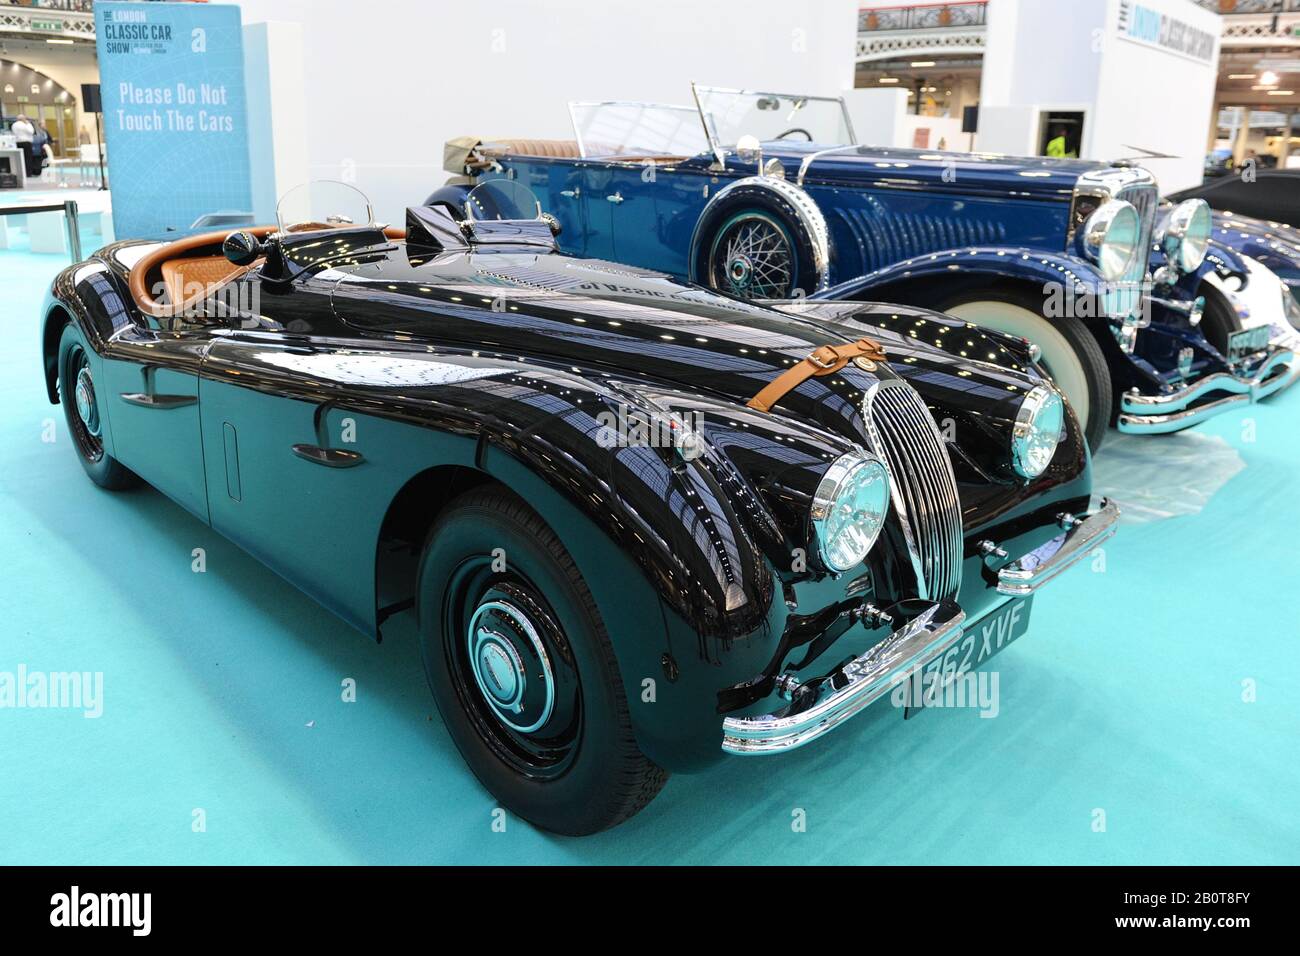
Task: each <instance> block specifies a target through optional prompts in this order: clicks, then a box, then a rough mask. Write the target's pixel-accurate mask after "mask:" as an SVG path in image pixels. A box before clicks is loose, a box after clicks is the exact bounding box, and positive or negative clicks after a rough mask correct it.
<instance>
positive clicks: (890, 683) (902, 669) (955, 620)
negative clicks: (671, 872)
mask: <svg viewBox="0 0 1300 956" xmlns="http://www.w3.org/2000/svg"><path fill="white" fill-rule="evenodd" d="M1118 519H1119V508H1118V507H1116V506H1115V504H1114V503H1113V502H1110V501H1102V503H1101V507H1100V508H1099V509H1098V510H1097V511H1095V512H1093V513H1092V514H1090V515H1088V516H1087V517H1086V518H1082V519H1076V518H1073V517H1071V516H1068V515H1062V523H1063V524H1064V525H1066V526H1067V527H1066V531H1065V533H1064V534H1061V535H1058V536H1057V537H1055V538H1053V539H1052V540H1051V541H1049V542H1048V543H1047V544H1045V545H1043V546H1042V547H1040V548H1038V549H1036V550H1035V551H1033V552H1031V553H1030V554H1027V555H1024V556H1023V557H1021V558H1019V559H1017V560H1015V561H1012V562H1011V563H1010V564H1008V565H1007V566H1006V567H1005V568H1003V569H1002V570H1001V571H1000V572H999V574H998V587H997V590H998V591H999V592H1000V593H1002V594H1011V595H1025V594H1030V593H1031V592H1033V591H1035V590H1037V589H1038V588H1040V587H1042V586H1043V585H1044V584H1046V583H1047V582H1048V581H1050V580H1052V579H1053V578H1055V577H1056V576H1057V575H1058V574H1060V573H1061V572H1062V571H1064V570H1065V569H1066V568H1068V567H1071V566H1072V565H1074V564H1077V563H1078V562H1079V561H1081V560H1082V559H1083V558H1084V557H1085V556H1086V555H1087V554H1088V553H1089V552H1091V551H1092V550H1093V549H1094V548H1095V547H1096V546H1097V545H1099V544H1101V542H1103V541H1105V540H1106V539H1108V538H1109V537H1110V536H1111V535H1113V534H1114V533H1115V525H1116V523H1117V521H1118ZM965 622H966V613H965V612H964V611H963V610H962V609H961V608H960V607H958V606H957V605H956V604H955V603H953V602H952V601H942V602H939V603H937V604H932V605H930V606H929V607H928V608H926V609H925V610H924V611H923V612H922V613H921V614H919V615H917V616H916V617H914V618H913V619H912V620H911V621H909V622H908V623H907V624H905V625H903V626H902V627H900V628H899V629H898V630H896V631H894V633H892V634H890V635H889V636H888V637H886V638H885V639H884V640H883V641H881V642H880V643H879V644H876V645H875V646H874V647H872V648H871V649H870V650H869V651H867V652H866V653H865V654H863V655H861V656H860V657H857V658H855V659H853V660H852V661H849V662H848V663H847V664H845V665H844V666H843V668H841V676H840V679H837V680H836V681H835V682H833V684H832V682H830V681H827V682H825V683H824V684H823V685H821V688H820V689H819V691H818V696H817V698H816V700H814V701H813V702H811V703H809V704H808V705H807V706H805V707H803V708H802V709H800V710H798V711H795V712H791V711H792V708H786V710H785V711H783V712H780V713H775V714H763V715H761V716H757V717H727V718H726V719H724V720H723V722H722V729H723V738H722V749H723V751H725V752H726V753H729V754H736V755H739V756H753V755H765V754H777V753H785V752H786V751H788V750H793V749H795V748H796V747H802V746H803V745H804V744H806V743H809V742H810V741H813V740H816V739H817V738H818V737H820V736H822V735H823V734H826V733H829V732H830V731H832V730H834V729H835V728H836V727H838V726H839V725H840V724H842V723H844V722H845V721H846V720H848V719H849V718H850V717H852V716H854V715H855V714H857V713H858V712H860V711H861V710H863V709H864V708H865V707H867V706H868V705H870V704H872V703H874V702H875V701H877V700H879V699H880V698H881V697H884V696H885V695H886V694H888V693H889V692H890V691H891V690H893V689H894V688H895V687H897V686H898V685H899V684H901V683H903V682H904V681H906V680H907V679H908V678H909V677H910V676H911V675H912V674H914V673H916V672H918V671H920V670H922V669H924V668H925V666H926V665H927V664H929V663H930V662H931V661H934V660H935V659H937V658H939V657H941V656H942V655H943V654H945V653H947V651H948V650H949V649H950V648H952V647H953V645H955V644H956V643H957V642H958V641H960V640H961V638H962V634H963V625H964V624H965Z"/></svg>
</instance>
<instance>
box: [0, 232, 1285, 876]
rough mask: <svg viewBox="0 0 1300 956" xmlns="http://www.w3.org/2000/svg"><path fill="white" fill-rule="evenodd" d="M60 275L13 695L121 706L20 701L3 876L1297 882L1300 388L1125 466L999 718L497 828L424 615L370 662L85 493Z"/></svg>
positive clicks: (165, 527)
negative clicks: (71, 676) (58, 690)
mask: <svg viewBox="0 0 1300 956" xmlns="http://www.w3.org/2000/svg"><path fill="white" fill-rule="evenodd" d="M87 241H88V246H87V248H93V244H91V240H90V239H89V238H88V240H87ZM61 265H62V260H60V259H59V258H58V257H54V256H35V255H31V254H26V253H23V252H21V251H19V252H0V326H2V328H3V332H4V341H5V343H6V347H5V348H4V349H3V350H0V569H2V571H0V573H2V574H3V578H2V579H0V580H3V585H2V588H3V590H2V591H0V594H2V595H3V607H2V609H0V673H3V672H9V673H16V672H17V670H18V669H19V667H25V668H26V669H27V670H28V671H43V672H55V671H91V672H102V673H103V675H104V691H103V701H102V706H103V714H102V716H100V717H99V718H97V719H87V718H85V717H83V716H82V714H81V712H80V711H69V710H56V709H31V708H24V709H14V708H10V709H0V760H3V767H4V769H3V773H0V864H14V863H27V864H41V863H44V864H78V863H204V864H228V863H393V862H404V863H422V862H428V863H457V862H459V863H508V862H523V863H581V862H593V863H770V862H784V863H789V862H809V863H994V864H1001V863H1079V864H1109V863H1223V864H1227V863H1290V864H1294V863H1298V862H1300V697H1298V696H1297V690H1298V689H1300V653H1298V644H1300V641H1298V638H1300V627H1298V626H1297V619H1298V617H1300V611H1298V610H1297V603H1296V598H1297V595H1298V594H1300V587H1298V586H1297V584H1298V581H1297V577H1298V570H1297V563H1298V562H1297V558H1298V557H1300V547H1298V544H1297V542H1298V541H1300V495H1297V490H1296V489H1297V481H1296V476H1297V474H1300V441H1297V437H1298V436H1300V389H1297V390H1296V391H1295V392H1293V393H1291V394H1286V393H1284V394H1282V395H1281V396H1278V397H1277V398H1276V399H1274V400H1271V401H1269V402H1267V403H1265V404H1264V405H1261V406H1257V407H1253V408H1248V409H1246V410H1244V411H1240V412H1235V413H1232V414H1229V415H1226V416H1223V417H1221V418H1219V419H1217V420H1216V421H1213V422H1211V423H1208V424H1206V425H1203V426H1201V427H1200V428H1198V429H1197V430H1196V432H1195V433H1194V436H1193V437H1191V438H1184V439H1179V438H1165V439H1162V438H1152V439H1146V440H1144V441H1143V442H1140V443H1139V444H1137V445H1135V444H1134V441H1136V440H1129V441H1119V440H1117V439H1118V438H1119V436H1116V435H1114V434H1112V436H1111V440H1112V447H1113V451H1112V452H1111V453H1110V458H1109V459H1108V453H1107V452H1105V451H1104V452H1103V453H1102V455H1101V456H1100V457H1099V461H1098V467H1099V470H1100V471H1101V472H1102V474H1103V477H1104V478H1106V480H1107V481H1109V482H1111V483H1112V484H1115V485H1116V487H1117V488H1119V489H1120V492H1122V494H1123V495H1128V496H1130V497H1132V498H1133V499H1134V500H1135V501H1139V500H1140V501H1141V507H1140V508H1136V509H1135V515H1134V516H1135V517H1138V518H1141V519H1143V520H1140V521H1137V522H1135V523H1131V524H1128V525H1126V526H1125V527H1123V528H1122V529H1121V533H1120V536H1119V537H1117V538H1116V539H1115V540H1114V541H1112V542H1111V543H1110V545H1108V546H1107V548H1106V552H1105V562H1104V569H1103V568H1102V567H1101V565H1100V564H1098V565H1096V566H1093V565H1085V566H1081V567H1080V568H1077V569H1075V570H1074V571H1072V572H1071V573H1070V574H1069V575H1067V576H1065V577H1063V578H1061V579H1059V580H1058V581H1057V582H1056V583H1055V584H1053V586H1052V587H1051V588H1050V590H1048V591H1045V592H1043V593H1042V595H1041V596H1040V597H1039V599H1038V600H1037V602H1036V603H1035V606H1034V615H1033V626H1032V629H1031V632H1030V634H1029V635H1028V636H1027V637H1025V638H1023V639H1022V640H1021V641H1019V642H1017V643H1016V644H1015V645H1014V646H1013V647H1012V648H1011V649H1010V650H1008V651H1007V652H1006V653H1005V654H1003V655H1001V656H1000V657H998V658H997V660H996V661H995V662H994V663H995V666H996V667H997V669H998V671H999V674H1000V691H1001V699H1000V713H999V714H998V716H997V717H996V718H995V719H981V718H980V717H979V716H978V714H977V712H976V711H974V710H959V709H949V710H936V711H933V712H928V713H925V714H923V715H922V716H921V717H919V718H918V719H916V720H913V721H909V722H907V723H906V724H904V722H903V721H902V720H901V718H900V717H899V714H898V712H897V711H895V710H893V709H892V708H890V707H889V706H887V705H885V706H883V707H877V708H876V709H875V710H874V711H873V712H870V713H869V714H867V715H864V716H862V717H859V718H858V719H856V720H855V721H853V722H851V723H850V724H849V725H847V726H846V727H845V728H844V729H843V730H841V731H839V732H837V733H835V734H833V735H831V736H830V737H828V738H826V739H824V740H823V741H820V742H819V743H817V744H815V745H812V746H809V747H806V748H804V749H802V750H800V751H798V752H796V753H793V754H789V755H787V756H785V757H783V758H773V759H765V760H742V759H732V760H730V761H728V762H724V763H723V764H721V765H719V766H718V767H717V768H715V769H714V770H713V771H712V772H710V773H707V774H704V775H700V776H679V777H675V778H673V779H672V780H671V781H670V782H669V784H668V786H667V788H666V789H665V791H664V792H663V793H662V794H661V795H660V797H659V798H658V799H657V800H656V801H655V802H654V803H652V804H651V805H650V807H649V808H648V809H647V810H646V811H645V812H643V813H642V814H641V815H640V816H638V817H636V818H634V819H633V820H632V821H631V822H629V823H628V824H625V825H624V826H622V827H619V828H617V829H615V830H613V831H610V832H608V833H605V834H601V835H599V836H595V837H590V838H586V839H564V838H558V837H555V836H551V835H548V834H545V833H542V832H539V831H536V830H534V829H532V828H531V827H529V826H528V825H527V824H525V823H523V822H522V821H519V820H514V819H510V820H509V821H508V824H507V826H506V829H505V832H494V829H493V827H492V822H493V816H492V811H493V808H494V806H495V804H494V801H493V799H492V797H491V795H489V794H488V793H486V792H485V791H484V790H483V789H482V788H481V787H480V786H479V784H478V783H477V781H476V780H475V779H474V778H473V777H472V776H471V775H470V773H469V772H468V771H467V770H466V769H465V767H464V766H463V764H462V763H461V761H460V758H459V756H458V754H457V753H456V751H455V748H454V747H453V745H452V743H451V741H450V740H449V738H448V736H447V734H446V732H445V731H444V729H443V726H442V722H441V720H440V718H439V717H438V714H437V711H436V709H435V708H434V705H433V702H432V700H431V699H430V697H429V695H428V692H427V689H426V687H425V682H424V677H423V675H422V673H421V669H420V664H419V655H418V651H417V648H416V645H415V641H414V634H413V628H412V627H411V625H410V624H409V622H402V623H401V624H400V625H398V626H394V627H391V628H390V629H389V630H390V632H391V633H390V634H389V636H388V639H386V640H385V642H384V644H383V645H382V646H376V645H374V644H371V643H368V642H367V641H366V640H364V639H363V638H361V637H360V636H359V635H358V634H357V633H355V632H354V631H352V630H351V629H350V628H349V627H348V626H346V625H345V624H343V623H342V622H340V621H338V620H335V619H334V618H332V617H331V616H330V615H329V614H328V613H326V612H325V611H324V610H322V609H321V608H319V607H318V606H317V605H316V604H315V603H313V602H312V601H311V600H309V599H308V598H306V597H305V596H303V595H302V594H300V593H299V592H298V591H296V590H295V589H294V588H293V587H292V586H290V585H289V584H286V583H285V582H283V581H282V580H280V579H279V578H278V577H276V576H275V575H274V574H272V573H270V572H268V571H267V570H265V569H264V568H263V567H262V566H261V565H260V564H258V563H257V562H256V561H254V560H253V559H252V558H250V557H248V556H246V555H245V554H243V553H242V552H240V551H239V550H238V549H236V548H235V547H234V546H233V545H231V544H229V543H227V542H226V541H224V540H223V539H222V538H220V537H219V536H218V535H216V534H215V533H214V532H212V531H211V530H209V529H208V528H206V527H204V526H203V525H202V524H200V523H199V522H198V521H196V520H195V519H194V518H192V517H190V516H189V515H188V514H187V513H185V512H184V511H182V510H181V509H180V508H179V507H178V506H176V505H173V504H172V503H171V502H169V501H168V500H167V499H165V498H163V497H162V496H161V495H159V494H157V493H156V492H153V491H150V490H143V491H137V492H130V493H124V494H113V493H108V492H103V491H101V490H99V489H98V488H96V487H94V486H93V485H91V484H90V482H89V481H88V480H87V479H86V478H85V476H84V474H83V473H82V471H81V468H80V466H79V465H78V464H77V462H76V460H75V457H74V453H73V450H72V448H71V446H70V443H69V439H68V435H67V433H66V430H65V428H64V424H63V419H62V412H61V409H59V408H57V407H55V406H51V405H49V404H47V402H46V401H45V397H44V391H43V388H42V385H41V376H40V365H39V357H38V344H37V318H38V317H37V310H38V307H39V304H40V301H41V295H42V293H43V290H44V287H45V285H46V283H47V282H48V281H49V279H50V277H51V276H52V275H53V274H54V273H55V272H56V271H57V270H58V269H59V268H60V267H61ZM50 421H52V422H54V423H55V425H54V427H53V433H54V436H55V440H54V441H53V442H52V443H50V442H47V441H44V440H43V438H45V437H48V434H47V429H48V422H50ZM1148 449H1149V451H1148ZM1234 472H1235V473H1234ZM1216 486H1217V487H1216ZM1185 487H1190V488H1191V489H1192V490H1191V491H1188V492H1186V494H1184V493H1183V492H1182V491H1181V490H1180V489H1184V488H1185ZM1175 491H1179V495H1178V496H1177V497H1178V498H1179V499H1180V500H1186V499H1188V498H1194V499H1196V505H1197V507H1199V508H1200V510H1196V509H1195V508H1191V509H1187V508H1176V509H1166V508H1163V507H1162V502H1167V501H1168V500H1170V498H1171V496H1173V493H1174V492H1175ZM1170 510H1172V511H1174V512H1188V511H1190V512H1191V513H1177V514H1175V516H1172V517H1162V515H1165V514H1166V513H1167V512H1168V511H1170ZM1139 512H1140V513H1139ZM195 548H204V549H206V553H207V570H206V572H205V573H202V574H196V573H194V572H193V571H192V570H191V560H192V558H191V552H192V551H193V549H195ZM610 623H611V629H613V628H616V627H617V622H610ZM346 678H352V679H354V680H355V681H356V686H357V699H356V702H355V703H345V702H343V701H342V699H341V683H342V682H343V681H344V680H345V679H346ZM1252 689H1253V692H1251V691H1252ZM797 811H803V819H805V820H806V828H805V829H803V830H802V831H800V830H799V828H797V827H794V826H792V822H793V821H795V819H796V817H797V816H798V813H797Z"/></svg>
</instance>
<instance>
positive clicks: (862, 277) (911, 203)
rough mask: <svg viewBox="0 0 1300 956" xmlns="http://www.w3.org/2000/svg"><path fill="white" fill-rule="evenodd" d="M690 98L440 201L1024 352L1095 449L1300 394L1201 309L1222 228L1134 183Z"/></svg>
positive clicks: (596, 248)
mask: <svg viewBox="0 0 1300 956" xmlns="http://www.w3.org/2000/svg"><path fill="white" fill-rule="evenodd" d="M694 93H695V101H696V102H695V106H694V107H684V106H665V105H659V104H649V103H591V104H573V105H571V107H570V112H571V116H572V121H573V126H574V133H575V135H574V139H572V140H484V139H481V138H478V137H466V138H464V139H462V140H457V141H453V143H450V144H448V145H449V151H448V162H447V164H446V166H447V169H448V170H449V171H451V172H454V173H456V174H457V175H456V178H454V179H453V180H451V181H450V182H449V183H448V184H447V185H446V186H444V187H443V188H442V189H440V190H438V191H437V192H436V193H435V194H434V195H433V196H431V197H430V199H431V200H432V199H439V200H447V201H452V202H455V201H457V198H458V197H463V195H464V192H465V190H467V189H468V188H470V187H471V186H472V185H473V183H474V182H476V181H480V180H490V179H493V178H502V177H508V178H514V179H517V180H519V181H520V182H522V183H524V184H526V185H528V186H529V187H530V188H531V189H533V190H534V191H535V192H537V193H538V194H539V195H541V196H542V199H543V202H544V204H545V206H546V208H547V209H548V210H549V211H551V212H552V213H553V214H554V216H555V217H556V218H557V220H558V221H559V223H560V225H561V226H562V227H563V231H562V233H561V237H560V241H561V245H562V248H563V249H564V250H565V251H567V252H571V253H573V254H579V255H585V256H590V257H596V258H602V259H610V260H615V261H619V262H625V263H629V264H632V265H637V266H645V267H649V268H655V269H660V270H663V271H665V272H668V273H670V274H672V275H674V276H675V277H677V278H679V279H684V280H692V281H695V282H699V283H701V284H704V285H708V286H711V287H713V288H714V289H717V290H719V291H721V292H725V293H728V294H730V295H734V296H737V297H740V298H746V299H784V298H788V297H792V296H793V297H798V296H814V297H819V298H821V297H825V298H832V299H850V300H859V301H867V300H871V301H880V302H897V303H905V304H908V305H914V306H923V307H926V308H931V309H937V310H939V311H943V312H946V313H948V314H950V315H953V316H955V317H957V318H961V319H966V320H968V321H969V322H971V323H973V324H976V325H979V326H981V327H984V328H990V329H996V330H999V331H1002V332H1008V333H1011V334H1015V335H1018V336H1021V337H1024V338H1026V339H1028V340H1030V341H1031V342H1033V343H1034V344H1035V345H1036V346H1037V347H1038V348H1039V349H1041V361H1042V364H1043V366H1044V367H1045V369H1046V370H1047V371H1048V373H1049V374H1050V375H1051V376H1052V378H1053V379H1054V380H1055V381H1056V383H1057V385H1059V386H1060V388H1061V390H1062V391H1063V392H1064V393H1065V394H1066V396H1067V397H1068V399H1069V401H1070V402H1071V404H1072V405H1073V407H1074V410H1075V413H1076V414H1077V415H1078V416H1079V419H1080V421H1081V422H1083V423H1084V427H1085V430H1086V433H1087V435H1088V439H1089V443H1090V444H1091V446H1092V447H1093V448H1094V449H1096V448H1097V447H1098V446H1099V445H1100V443H1101V441H1102V438H1103V436H1104V434H1105V430H1106V428H1107V426H1108V425H1109V424H1110V423H1111V422H1112V421H1115V422H1117V424H1118V426H1119V428H1120V429H1121V430H1123V431H1131V432H1160V431H1172V430H1176V429H1178V428H1182V427H1186V426H1187V425H1190V424H1192V423H1194V422H1196V421H1199V420H1201V419H1202V418H1204V417H1207V416H1209V415H1211V414H1214V413H1215V412H1216V411H1219V410H1222V409H1223V408H1225V407H1227V406H1228V405H1231V404H1233V403H1236V402H1239V401H1249V400H1253V399H1255V398H1259V397H1262V396H1264V395H1267V394H1269V393H1271V392H1272V391H1275V390H1277V389H1278V388H1281V387H1282V386H1283V385H1284V384H1286V383H1287V382H1289V381H1290V380H1291V376H1290V375H1289V372H1288V368H1287V366H1288V365H1289V364H1290V363H1291V362H1293V356H1292V354H1291V352H1290V351H1289V350H1288V349H1286V348H1283V347H1280V346H1277V345H1274V344H1271V343H1270V342H1269V341H1268V337H1267V335H1266V334H1263V333H1260V332H1258V331H1257V330H1253V329H1242V328H1241V327H1240V323H1239V321H1238V317H1237V313H1236V311H1235V310H1234V309H1233V308H1232V305H1231V303H1230V301H1229V300H1228V299H1227V298H1226V297H1225V296H1223V295H1222V294H1220V292H1219V290H1218V289H1215V288H1202V286H1203V285H1204V282H1203V279H1204V278H1205V276H1206V275H1207V274H1209V273H1210V272H1212V271H1213V270H1214V268H1215V265H1216V263H1215V262H1214V261H1211V260H1207V258H1206V250H1207V245H1208V241H1209V234H1210V229H1211V222H1210V215H1209V210H1208V208H1207V207H1206V206H1205V204H1204V203H1202V202H1200V201H1199V200H1193V201H1189V202H1187V203H1184V204H1181V205H1179V206H1178V207H1177V208H1175V209H1173V210H1172V211H1171V212H1170V213H1169V214H1168V215H1167V216H1164V217H1162V218H1160V219H1159V229H1158V230H1157V225H1158V217H1157V205H1158V199H1159V194H1158V189H1157V185H1156V181H1155V179H1154V178H1153V177H1152V176H1151V174H1150V173H1149V172H1147V171H1146V170H1144V169H1142V168H1140V167H1138V166H1135V165H1131V164H1126V163H1117V164H1114V165H1106V164H1103V163H1095V162H1083V161H1079V160H1050V159H1038V158H1015V157H1007V156H994V155H986V154H967V153H952V152H927V151H924V150H915V149H893V148H874V147H865V146H857V145H851V144H853V143H854V142H855V137H854V134H853V130H852V126H851V123H850V120H849V116H848V113H847V110H846V109H845V107H844V104H843V102H842V101H841V100H839V99H836V98H827V97H815V96H808V95H804V94H779V93H754V92H744V91H737V90H719V89H712V88H702V87H701V88H695V89H694ZM1153 246H1154V247H1156V248H1157V252H1156V257H1155V258H1156V263H1155V265H1154V268H1153V267H1152V264H1151V263H1150V262H1149V253H1150V252H1151V250H1152V248H1153ZM1210 331H1213V333H1214V334H1213V335H1212V336H1207V334H1206V333H1207V332H1210ZM1216 340H1217V341H1218V342H1219V344H1220V346H1221V347H1216V346H1215V345H1214V341H1216ZM973 347H974V346H973V345H972V348H973ZM972 357H973V355H972Z"/></svg>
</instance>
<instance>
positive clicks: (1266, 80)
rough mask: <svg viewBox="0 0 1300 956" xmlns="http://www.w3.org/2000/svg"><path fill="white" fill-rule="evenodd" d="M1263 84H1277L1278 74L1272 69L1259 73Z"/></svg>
mask: <svg viewBox="0 0 1300 956" xmlns="http://www.w3.org/2000/svg"><path fill="white" fill-rule="evenodd" d="M1259 82H1260V85H1261V86H1277V74H1276V73H1274V72H1273V71H1272V70H1265V71H1264V72H1263V73H1261V74H1260V75H1259Z"/></svg>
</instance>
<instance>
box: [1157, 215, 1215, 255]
mask: <svg viewBox="0 0 1300 956" xmlns="http://www.w3.org/2000/svg"><path fill="white" fill-rule="evenodd" d="M1213 231H1214V217H1213V216H1212V215H1211V213H1210V207H1209V205H1208V204H1207V203H1206V201H1205V200H1204V199H1188V200H1186V201H1185V202H1180V203H1179V204H1178V205H1177V206H1175V207H1174V208H1173V210H1172V211H1171V212H1170V213H1169V218H1168V219H1166V220H1165V225H1164V229H1163V230H1162V235H1161V238H1160V245H1161V247H1162V248H1163V249H1164V252H1165V255H1166V256H1167V257H1168V259H1169V263H1170V264H1171V265H1172V266H1174V268H1176V269H1177V270H1178V271H1179V272H1195V271H1196V270H1197V269H1199V268H1200V267H1201V263H1202V262H1204V261H1205V254H1206V253H1207V252H1208V251H1209V249H1210V234H1211V233H1212V232H1213Z"/></svg>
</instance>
